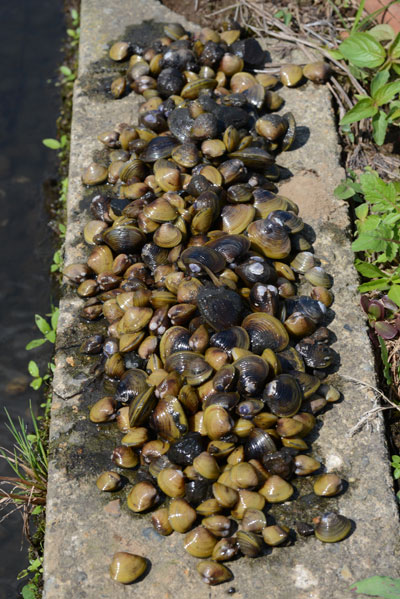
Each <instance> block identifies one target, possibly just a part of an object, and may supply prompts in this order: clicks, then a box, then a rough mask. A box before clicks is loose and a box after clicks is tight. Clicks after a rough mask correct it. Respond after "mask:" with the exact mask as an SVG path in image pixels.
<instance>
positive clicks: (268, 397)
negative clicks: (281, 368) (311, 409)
mask: <svg viewBox="0 0 400 599" xmlns="http://www.w3.org/2000/svg"><path fill="white" fill-rule="evenodd" d="M263 399H264V401H265V403H266V404H267V406H268V407H269V409H270V410H271V412H272V413H273V414H276V415H277V416H282V417H284V416H289V417H290V416H294V414H296V413H297V412H298V411H299V409H300V406H301V402H302V399H303V394H302V391H301V387H300V385H299V383H298V382H297V380H296V379H295V378H294V377H293V376H291V375H290V374H280V375H278V376H277V377H276V379H274V380H273V381H271V382H270V383H268V385H267V386H266V387H265V389H264V393H263Z"/></svg>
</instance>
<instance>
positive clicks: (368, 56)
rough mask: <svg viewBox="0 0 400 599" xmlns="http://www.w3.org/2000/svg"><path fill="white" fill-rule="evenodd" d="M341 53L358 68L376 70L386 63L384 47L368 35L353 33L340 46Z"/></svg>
mask: <svg viewBox="0 0 400 599" xmlns="http://www.w3.org/2000/svg"><path fill="white" fill-rule="evenodd" d="M339 50H340V52H341V53H342V54H343V56H344V57H345V58H346V59H347V60H348V61H349V62H351V63H352V64H354V65H356V66H357V67H361V68H363V67H365V68H369V69H374V68H377V67H380V66H381V64H383V63H384V61H385V56H386V52H385V49H384V48H383V46H381V44H380V43H379V42H377V41H376V40H375V39H374V38H373V36H372V35H369V34H368V33H353V34H352V35H350V36H349V37H348V38H347V39H345V40H344V41H343V42H342V43H341V44H340V46H339Z"/></svg>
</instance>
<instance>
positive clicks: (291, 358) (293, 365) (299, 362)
mask: <svg viewBox="0 0 400 599" xmlns="http://www.w3.org/2000/svg"><path fill="white" fill-rule="evenodd" d="M277 356H278V358H279V362H280V364H281V367H282V370H283V372H290V374H292V372H291V371H292V370H299V371H300V372H304V371H305V369H306V367H305V365H304V361H303V358H302V357H301V355H300V354H299V352H298V351H297V349H295V348H294V347H287V348H286V349H283V350H282V351H280V352H278V353H277Z"/></svg>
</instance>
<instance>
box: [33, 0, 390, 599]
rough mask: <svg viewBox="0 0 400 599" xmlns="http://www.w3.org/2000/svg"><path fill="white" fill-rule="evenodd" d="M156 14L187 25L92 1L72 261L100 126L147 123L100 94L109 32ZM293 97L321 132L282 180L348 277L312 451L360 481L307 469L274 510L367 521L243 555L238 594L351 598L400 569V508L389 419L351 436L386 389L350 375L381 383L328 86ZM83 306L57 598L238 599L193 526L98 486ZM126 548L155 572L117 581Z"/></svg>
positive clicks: (71, 367) (49, 552)
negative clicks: (289, 497)
mask: <svg viewBox="0 0 400 599" xmlns="http://www.w3.org/2000/svg"><path fill="white" fill-rule="evenodd" d="M151 18H153V19H154V20H156V21H163V22H164V21H165V22H166V21H179V22H181V23H182V24H184V25H185V26H188V24H187V23H185V21H184V19H182V18H180V17H179V16H177V15H174V14H172V13H171V12H169V11H168V10H167V9H165V8H164V7H163V6H161V5H160V4H158V2H156V1H155V0H146V1H143V0H134V1H132V0H119V1H118V2H117V3H110V2H109V0H82V27H81V32H82V33H81V45H80V67H79V79H78V81H77V83H76V86H75V94H74V116H73V124H72V143H71V162H70V176H69V181H70V188H69V198H68V228H67V236H66V264H70V263H73V262H80V261H84V260H85V259H86V257H87V254H88V249H87V247H86V245H85V244H84V242H83V241H82V237H81V231H82V228H83V226H84V223H85V222H86V221H87V220H88V219H89V218H90V217H89V215H88V199H87V196H86V199H85V193H84V191H83V189H82V186H81V183H80V175H81V171H82V168H83V167H84V166H85V165H86V164H87V163H88V162H89V161H90V160H91V158H92V155H93V154H94V153H95V152H96V151H98V150H99V146H100V144H99V143H98V142H97V140H96V137H97V134H98V133H100V132H101V131H104V130H107V129H108V128H110V127H111V126H112V125H114V124H115V123H117V122H122V121H125V122H134V121H135V120H136V110H137V105H138V99H137V98H134V95H133V94H130V95H129V96H128V97H126V98H124V99H121V100H118V101H111V100H106V99H105V97H104V96H103V95H102V93H101V87H102V82H104V81H106V80H107V78H108V79H110V77H111V72H110V69H109V68H108V67H107V64H106V63H105V62H104V61H103V58H104V55H105V51H106V49H107V48H108V46H109V43H110V40H113V39H117V38H122V37H123V34H124V29H125V27H126V25H131V24H135V23H140V22H141V21H142V20H143V19H151ZM90 81H94V83H90ZM96 85H97V87H96ZM285 97H286V106H285V111H286V110H288V109H291V110H292V111H293V113H294V114H295V116H296V119H297V121H298V124H299V125H300V126H301V127H302V129H301V132H302V134H303V135H306V136H308V134H309V139H308V141H307V143H306V144H305V145H301V144H298V146H299V147H297V149H294V150H293V151H291V152H288V153H286V154H285V155H284V156H280V157H279V160H278V162H279V164H282V165H283V166H285V167H286V168H287V169H289V170H290V171H291V173H292V175H293V176H292V177H291V178H290V179H288V180H286V181H284V182H283V183H282V184H281V187H280V189H281V191H282V193H283V194H285V195H288V196H289V197H290V198H291V199H293V200H294V201H296V202H297V203H298V204H299V206H300V209H301V216H302V217H303V218H304V219H305V221H306V222H308V223H309V224H310V225H311V226H312V227H313V228H314V230H315V232H316V235H317V241H316V244H315V250H316V254H317V255H318V256H319V258H321V259H322V261H323V263H324V264H325V265H326V268H327V270H328V272H330V273H331V274H333V276H334V279H335V285H334V293H335V303H334V305H333V308H334V310H335V314H336V317H335V319H334V320H333V322H332V323H331V324H330V325H329V326H330V328H331V329H332V330H333V331H334V333H335V334H336V336H337V341H336V343H335V344H334V345H333V348H334V349H335V350H336V351H337V352H338V354H339V355H340V360H341V366H340V369H339V371H338V373H336V374H335V375H333V378H334V380H335V384H336V385H337V386H338V387H339V388H340V390H341V391H342V392H343V395H344V401H343V402H342V403H341V404H339V405H335V406H334V407H333V408H332V409H331V410H330V411H327V412H326V413H325V414H323V415H322V416H320V417H318V421H319V428H318V435H317V437H318V438H317V439H316V441H314V443H313V455H315V456H316V457H317V458H319V459H320V460H321V461H322V462H323V463H324V464H325V465H326V466H327V469H328V470H333V471H337V472H338V473H339V474H341V475H342V476H343V477H344V478H345V479H346V480H348V482H349V488H348V490H347V492H346V493H344V494H343V495H342V496H340V497H338V498H335V499H330V500H328V499H326V500H324V499H322V500H318V501H317V502H315V501H314V499H313V497H312V495H310V491H311V488H312V487H311V480H306V481H304V482H303V483H302V484H301V485H300V484H298V481H297V480H296V481H295V483H294V484H295V486H296V487H297V488H298V490H299V495H300V498H299V499H297V500H296V501H295V502H288V503H287V504H285V505H283V506H279V507H277V508H274V509H271V513H272V514H275V515H276V516H277V518H279V520H280V521H285V522H287V523H288V524H289V525H292V526H293V523H294V521H295V520H296V519H299V518H300V517H302V518H303V519H307V520H308V521H310V520H311V518H312V517H313V516H314V515H316V514H317V513H321V512H323V511H325V509H338V510H340V512H341V513H343V514H344V515H346V516H348V517H350V518H352V519H353V520H354V521H355V524H356V527H355V530H354V532H353V534H352V535H351V536H350V537H349V538H348V539H346V540H345V541H343V542H341V543H339V544H332V545H324V544H322V543H319V542H318V541H317V540H316V539H314V538H312V537H311V538H309V539H306V540H304V539H300V540H298V541H297V542H296V543H295V544H294V545H293V546H291V547H287V548H277V549H274V550H273V551H272V552H271V553H270V554H269V555H266V556H264V557H262V558H259V559H256V560H251V559H248V558H244V559H243V558H242V559H240V560H238V561H235V562H234V563H232V564H230V565H229V567H231V569H232V571H233V573H234V575H235V580H234V581H233V583H232V584H233V586H234V587H235V589H236V593H235V594H234V595H233V596H234V597H236V598H238V599H241V598H250V597H264V596H267V597H271V599H272V598H273V599H287V598H288V597H289V596H292V595H294V596H295V597H296V599H349V598H350V597H354V595H353V594H352V593H350V592H349V591H348V588H349V585H350V584H351V583H352V582H354V581H355V580H358V579H360V578H363V577H366V576H371V575H373V574H381V575H391V576H396V575H397V574H398V572H399V567H398V556H399V532H398V531H399V529H398V524H399V522H398V511H397V506H396V502H395V497H394V493H393V488H392V479H391V473H390V467H389V462H388V454H387V447H386V442H385V436H384V426H383V421H382V418H380V417H379V416H378V417H377V418H376V419H375V421H374V423H373V426H371V427H370V428H369V429H368V430H367V429H363V430H362V431H361V432H359V433H358V434H357V435H356V436H354V437H353V438H349V436H348V434H347V433H348V431H349V430H350V429H351V428H352V427H353V426H354V425H355V424H356V422H357V421H358V420H359V418H360V416H361V414H362V413H363V412H365V411H367V410H369V409H370V408H371V407H372V402H373V401H374V396H373V393H372V392H371V391H369V390H368V389H367V388H364V387H360V386H359V385H356V384H353V383H352V382H350V381H349V380H348V379H346V378H345V377H347V376H350V377H355V378H357V379H359V380H361V381H363V382H364V383H367V384H370V385H374V384H375V378H374V366H373V356H372V352H371V349H370V345H369V340H368V337H367V334H366V327H365V322H364V319H363V316H362V314H361V311H360V310H359V308H358V298H357V293H356V288H357V284H358V281H357V274H356V272H355V270H354V268H353V264H352V262H353V254H352V252H351V249H350V240H349V220H348V215H347V208H346V205H345V204H344V203H343V202H340V201H338V200H336V199H335V198H334V196H333V189H334V188H335V186H336V185H337V184H338V182H339V181H340V180H341V179H342V178H343V176H344V173H343V170H342V169H341V168H340V166H339V147H338V143H337V137H336V129H335V123H334V118H333V112H332V109H331V105H330V97H329V93H328V91H327V90H326V89H325V88H323V87H316V86H314V85H312V84H310V83H308V84H307V85H306V86H303V87H302V88H300V89H298V90H285ZM307 129H308V131H307ZM81 305H82V301H81V300H80V299H79V298H78V297H77V296H76V295H75V293H74V292H71V291H70V290H68V289H66V290H65V295H64V298H63V300H62V302H61V305H60V320H59V330H58V339H57V355H56V365H57V367H56V372H55V378H54V399H53V406H52V420H51V431H50V443H51V455H50V476H49V490H48V506H47V529H46V544H45V562H44V579H45V588H44V599H70V598H71V597H73V598H74V599H110V597H112V598H113V599H122V598H125V597H127V596H133V595H134V594H135V593H138V594H140V596H141V598H142V599H153V598H154V597H160V596H161V597H165V598H169V597H171V598H172V597H174V598H176V597H179V598H180V599H188V598H191V599H192V598H193V597H196V598H199V599H209V598H210V597H214V598H220V597H221V598H222V597H225V596H226V591H227V585H222V586H221V587H216V588H212V587H211V588H209V587H207V586H206V585H204V584H203V583H202V582H200V580H199V578H198V575H197V573H196V572H195V571H194V570H195V565H196V560H195V559H194V558H192V557H190V556H189V555H188V554H186V553H185V551H184V549H183V546H182V538H181V536H180V535H178V534H177V533H174V535H172V536H170V537H168V538H164V537H160V536H159V535H158V534H157V533H156V532H155V531H154V530H153V528H152V526H151V524H150V519H149V516H144V517H142V516H140V517H135V516H134V515H133V514H132V513H128V510H127V508H126V507H125V500H124V497H125V493H126V491H125V492H121V493H120V494H119V495H117V496H113V497H111V498H110V497H109V496H107V497H105V496H104V494H103V495H102V494H101V493H99V492H98V491H97V489H96V486H95V480H96V478H97V476H98V473H99V472H100V471H101V470H103V469H108V468H110V465H111V462H110V454H111V451H112V449H113V447H114V446H115V438H116V432H115V431H114V427H113V426H112V425H109V426H105V427H102V428H101V431H100V433H98V432H97V430H96V427H95V426H94V425H93V424H92V423H90V422H89V420H88V408H89V406H90V405H92V404H93V403H94V402H95V401H96V400H97V399H99V397H101V394H102V391H101V382H100V379H99V377H98V369H97V363H98V358H96V357H82V356H81V355H80V354H79V352H78V347H79V345H80V342H81V341H82V340H83V339H84V338H85V337H86V336H87V335H88V334H89V333H90V334H93V332H94V331H95V328H96V326H92V325H91V326H90V327H88V326H87V325H85V324H84V323H82V322H81V321H80V319H79V317H78V311H79V308H80V307H81ZM124 475H126V472H124ZM128 477H129V475H128ZM293 508H295V509H293ZM118 550H128V551H132V552H134V553H139V554H141V555H144V556H146V557H147V558H148V559H149V560H150V561H151V569H150V572H149V574H148V576H147V577H146V578H145V579H144V580H143V582H141V583H139V584H137V585H133V586H132V587H124V586H121V585H118V584H117V583H114V582H112V581H111V580H110V578H109V575H108V568H109V564H110V561H111V557H112V555H113V553H114V552H115V551H118Z"/></svg>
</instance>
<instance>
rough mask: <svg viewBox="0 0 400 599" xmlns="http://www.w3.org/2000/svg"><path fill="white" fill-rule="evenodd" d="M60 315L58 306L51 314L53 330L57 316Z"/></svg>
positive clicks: (55, 326)
mask: <svg viewBox="0 0 400 599" xmlns="http://www.w3.org/2000/svg"><path fill="white" fill-rule="evenodd" d="M59 316H60V311H59V309H58V308H56V309H55V310H54V312H53V314H52V315H51V328H52V329H53V330H55V329H56V328H57V323H58V317H59Z"/></svg>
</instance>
